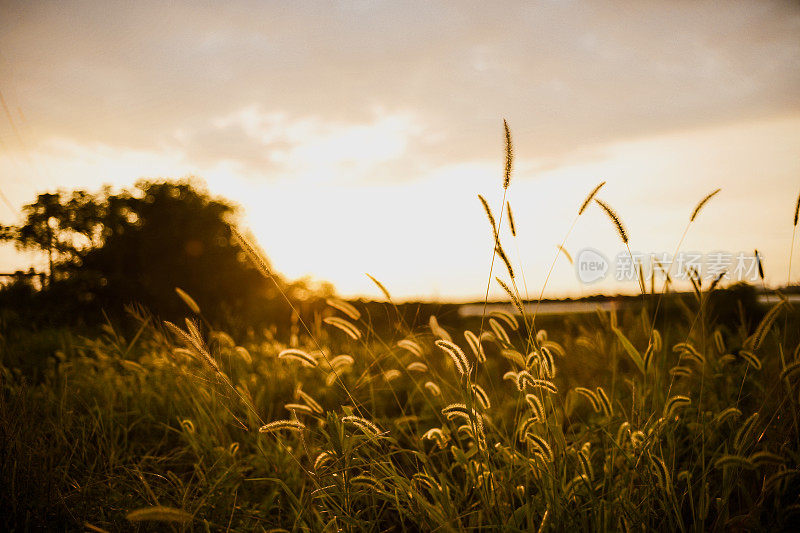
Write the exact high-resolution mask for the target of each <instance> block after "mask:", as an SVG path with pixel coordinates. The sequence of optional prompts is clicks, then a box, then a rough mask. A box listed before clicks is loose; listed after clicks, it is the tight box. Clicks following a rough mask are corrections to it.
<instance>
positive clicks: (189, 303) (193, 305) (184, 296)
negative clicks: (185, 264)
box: [175, 287, 200, 315]
mask: <svg viewBox="0 0 800 533" xmlns="http://www.w3.org/2000/svg"><path fill="white" fill-rule="evenodd" d="M175 293H176V294H177V295H178V296H179V297H180V299H181V300H183V303H185V304H186V307H188V308H189V309H190V310H191V311H192V313H194V314H196V315H199V314H200V306H199V305H197V302H195V301H194V298H192V297H191V296H189V294H188V293H187V292H186V291H184V290H183V289H181V288H180V287H175Z"/></svg>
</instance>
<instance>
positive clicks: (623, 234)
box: [594, 198, 628, 244]
mask: <svg viewBox="0 0 800 533" xmlns="http://www.w3.org/2000/svg"><path fill="white" fill-rule="evenodd" d="M594 201H595V202H597V205H599V206H600V207H602V208H603V211H605V212H606V215H608V218H609V219H611V222H613V223H614V227H616V228H617V233H618V234H619V238H620V239H621V240H622V244H628V232H627V231H625V226H623V225H622V220H620V218H619V217H618V216H617V214H616V213H615V212H614V210H613V209H611V207H609V206H608V204H606V203H605V202H604V201H602V200H600V199H598V198H595V200H594Z"/></svg>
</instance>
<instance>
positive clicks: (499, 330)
mask: <svg viewBox="0 0 800 533" xmlns="http://www.w3.org/2000/svg"><path fill="white" fill-rule="evenodd" d="M489 327H490V328H492V332H493V333H494V336H495V337H497V338H498V339H499V340H500V342H502V343H504V344H507V345H510V344H511V339H510V338H509V336H508V333H506V330H505V328H503V325H502V324H501V323H500V322H498V321H497V320H495V319H494V318H490V319H489Z"/></svg>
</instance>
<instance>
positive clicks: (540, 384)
mask: <svg viewBox="0 0 800 533" xmlns="http://www.w3.org/2000/svg"><path fill="white" fill-rule="evenodd" d="M521 373H522V372H520V374H521ZM528 375H530V374H528ZM527 385H528V386H529V387H530V388H531V389H533V390H537V389H541V390H543V391H545V392H549V393H550V394H558V388H557V387H556V385H555V383H553V382H552V381H547V380H545V379H531V380H530V382H529V383H527Z"/></svg>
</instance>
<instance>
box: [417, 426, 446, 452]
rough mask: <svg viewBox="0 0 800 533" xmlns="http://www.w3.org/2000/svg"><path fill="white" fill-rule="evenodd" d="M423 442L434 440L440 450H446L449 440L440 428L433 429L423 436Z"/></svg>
mask: <svg viewBox="0 0 800 533" xmlns="http://www.w3.org/2000/svg"><path fill="white" fill-rule="evenodd" d="M422 440H432V441H434V442H436V445H437V446H438V447H439V448H440V449H444V447H445V446H447V441H448V440H449V438H448V436H447V435H446V434H445V432H444V431H442V430H441V429H440V428H432V429H429V430H428V431H426V432H425V433H423V434H422Z"/></svg>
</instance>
